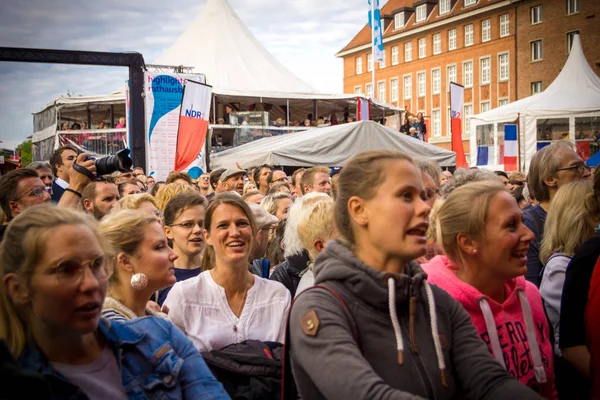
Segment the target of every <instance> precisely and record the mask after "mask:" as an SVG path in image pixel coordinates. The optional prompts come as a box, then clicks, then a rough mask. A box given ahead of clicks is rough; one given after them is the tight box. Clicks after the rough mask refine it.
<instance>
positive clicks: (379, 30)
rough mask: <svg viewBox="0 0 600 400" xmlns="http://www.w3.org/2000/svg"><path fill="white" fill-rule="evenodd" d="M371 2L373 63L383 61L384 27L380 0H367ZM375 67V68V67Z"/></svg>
mask: <svg viewBox="0 0 600 400" xmlns="http://www.w3.org/2000/svg"><path fill="white" fill-rule="evenodd" d="M367 1H368V2H369V26H370V27H371V31H372V37H373V43H372V47H373V63H376V62H382V61H383V59H384V54H383V27H382V26H381V13H380V10H379V0H367ZM373 69H375V68H373Z"/></svg>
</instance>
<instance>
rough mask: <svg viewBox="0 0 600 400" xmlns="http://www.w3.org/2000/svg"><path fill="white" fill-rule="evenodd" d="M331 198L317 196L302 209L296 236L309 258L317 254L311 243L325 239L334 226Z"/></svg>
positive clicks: (328, 236)
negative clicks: (316, 198) (314, 200)
mask: <svg viewBox="0 0 600 400" xmlns="http://www.w3.org/2000/svg"><path fill="white" fill-rule="evenodd" d="M333 211H334V203H333V199H331V198H328V199H325V198H319V199H318V200H317V201H316V202H314V203H312V204H309V205H308V206H306V207H305V208H304V209H303V210H302V214H301V216H300V222H299V224H298V236H299V237H300V241H301V242H302V246H303V247H304V248H305V249H306V251H308V254H309V256H310V259H311V260H314V259H315V258H316V257H317V255H318V254H319V253H318V252H317V250H316V249H315V246H314V245H313V243H314V241H315V240H316V239H321V240H327V239H329V238H330V237H331V235H332V232H333V230H334V227H335V221H334V216H333Z"/></svg>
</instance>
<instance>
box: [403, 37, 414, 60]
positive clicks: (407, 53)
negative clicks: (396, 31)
mask: <svg viewBox="0 0 600 400" xmlns="http://www.w3.org/2000/svg"><path fill="white" fill-rule="evenodd" d="M404 61H406V62H409V61H412V42H408V43H404Z"/></svg>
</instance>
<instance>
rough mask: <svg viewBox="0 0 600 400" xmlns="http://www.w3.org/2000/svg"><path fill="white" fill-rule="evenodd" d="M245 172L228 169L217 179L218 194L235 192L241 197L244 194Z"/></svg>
mask: <svg viewBox="0 0 600 400" xmlns="http://www.w3.org/2000/svg"><path fill="white" fill-rule="evenodd" d="M245 176H246V171H244V170H243V169H228V170H226V171H225V172H223V173H222V174H221V177H220V178H219V186H220V187H221V190H220V192H221V193H222V192H232V191H235V192H237V193H239V195H240V196H241V195H242V194H244V177H245Z"/></svg>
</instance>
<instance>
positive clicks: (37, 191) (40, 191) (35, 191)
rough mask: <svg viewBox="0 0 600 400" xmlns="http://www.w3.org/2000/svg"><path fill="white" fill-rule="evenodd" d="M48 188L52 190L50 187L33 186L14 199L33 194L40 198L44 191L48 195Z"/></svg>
mask: <svg viewBox="0 0 600 400" xmlns="http://www.w3.org/2000/svg"><path fill="white" fill-rule="evenodd" d="M50 190H52V188H48V187H46V186H38V187H34V188H33V189H30V190H28V191H26V192H25V193H23V194H22V195H20V196H19V197H17V198H16V199H15V200H14V201H17V200H20V199H22V198H23V197H25V196H35V197H39V198H40V199H41V198H42V197H44V192H45V193H48V195H50Z"/></svg>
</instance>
